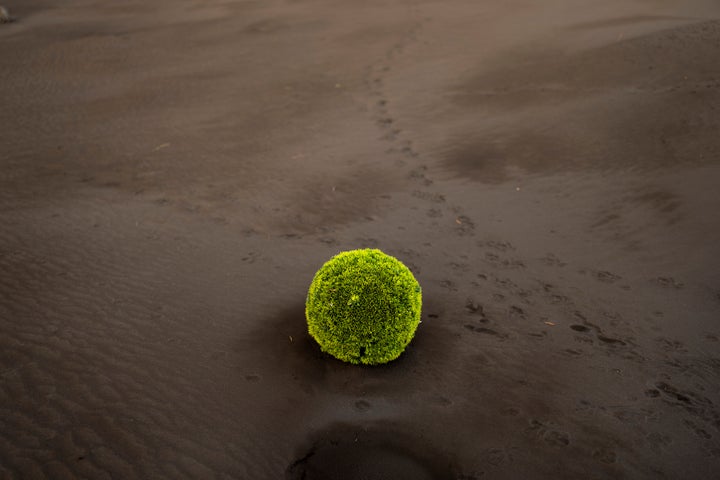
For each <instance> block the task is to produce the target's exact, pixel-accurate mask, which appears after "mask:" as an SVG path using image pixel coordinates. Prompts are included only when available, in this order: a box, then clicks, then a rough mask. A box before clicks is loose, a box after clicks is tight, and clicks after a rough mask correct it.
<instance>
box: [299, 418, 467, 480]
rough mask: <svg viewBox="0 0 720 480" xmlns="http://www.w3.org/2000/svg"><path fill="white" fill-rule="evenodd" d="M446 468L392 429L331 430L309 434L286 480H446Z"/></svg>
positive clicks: (429, 450)
mask: <svg viewBox="0 0 720 480" xmlns="http://www.w3.org/2000/svg"><path fill="white" fill-rule="evenodd" d="M454 470H455V469H454V467H453V465H452V462H450V461H449V459H448V458H447V457H446V456H445V455H443V454H442V452H439V451H437V450H436V449H435V448H433V446H432V445H429V444H428V443H427V441H426V440H424V439H422V438H421V437H420V436H415V435H412V434H411V433H409V432H407V431H404V430H403V429H402V428H401V427H400V426H398V425H392V424H383V425H379V424H368V425H348V424H336V425H333V426H331V427H329V428H327V429H325V430H322V431H319V432H315V433H314V434H313V435H312V436H311V437H310V438H309V439H308V442H307V444H306V445H303V446H302V447H301V448H300V449H299V450H298V452H297V457H296V458H295V459H294V460H293V461H292V462H290V464H289V465H288V467H287V469H286V476H285V478H286V479H287V480H300V479H304V480H331V479H340V478H342V479H343V480H360V479H363V480H371V479H372V480H376V479H377V480H380V479H393V480H406V479H407V480H411V479H412V480H445V479H447V480H450V479H453V478H456V475H455V472H454Z"/></svg>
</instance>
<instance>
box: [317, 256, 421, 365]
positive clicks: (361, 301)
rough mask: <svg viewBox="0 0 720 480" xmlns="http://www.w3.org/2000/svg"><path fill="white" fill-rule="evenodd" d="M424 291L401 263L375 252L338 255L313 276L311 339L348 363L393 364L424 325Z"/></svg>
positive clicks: (323, 349)
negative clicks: (419, 326) (421, 325)
mask: <svg viewBox="0 0 720 480" xmlns="http://www.w3.org/2000/svg"><path fill="white" fill-rule="evenodd" d="M421 307H422V291H421V288H420V284H419V283H418V281H417V280H415V277H414V276H413V274H412V272H411V271H410V270H409V269H408V268H407V267H406V266H405V265H404V264H403V263H402V262H401V261H400V260H398V259H397V258H395V257H392V256H390V255H387V254H385V253H383V252H381V251H380V250H377V249H370V248H368V249H361V250H350V251H347V252H342V253H339V254H337V255H335V256H334V257H333V258H331V259H330V260H328V261H327V262H326V263H325V264H324V265H323V266H322V267H321V268H320V270H318V272H317V273H316V274H315V277H314V278H313V281H312V283H311V284H310V290H309V291H308V296H307V301H306V303H305V316H306V318H307V323H308V331H309V332H310V335H311V336H312V337H313V338H314V339H315V340H316V341H317V343H318V344H319V345H320V348H321V349H322V351H324V352H326V353H329V354H330V355H332V356H333V357H335V358H337V359H339V360H343V361H345V362H350V363H355V364H360V363H362V364H367V365H377V364H381V363H387V362H389V361H391V360H395V359H396V358H397V357H399V356H400V354H401V353H402V352H403V351H404V350H405V347H406V346H407V345H408V343H410V340H412V338H413V336H414V335H415V330H416V329H417V326H418V324H419V323H420V310H421Z"/></svg>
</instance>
